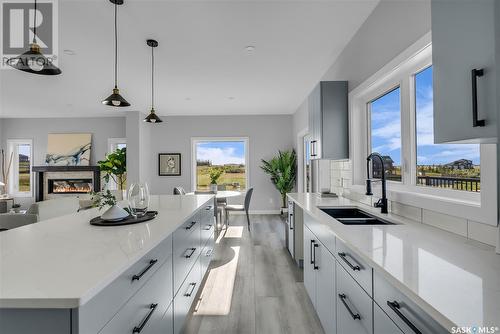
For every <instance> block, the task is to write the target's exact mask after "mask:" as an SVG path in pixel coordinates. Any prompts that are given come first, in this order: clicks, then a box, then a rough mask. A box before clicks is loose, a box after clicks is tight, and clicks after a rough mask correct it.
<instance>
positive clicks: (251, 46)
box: [245, 45, 255, 53]
mask: <svg viewBox="0 0 500 334" xmlns="http://www.w3.org/2000/svg"><path fill="white" fill-rule="evenodd" d="M245 50H247V52H248V53H251V52H254V51H255V46H253V45H248V46H246V47H245Z"/></svg>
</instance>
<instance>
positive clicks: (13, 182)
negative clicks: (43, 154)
mask: <svg viewBox="0 0 500 334" xmlns="http://www.w3.org/2000/svg"><path fill="white" fill-rule="evenodd" d="M32 146H33V142H32V140H31V139H10V140H8V141H7V147H8V150H7V156H6V157H5V158H6V159H7V160H8V159H10V157H11V156H12V165H11V171H10V173H9V182H8V190H9V193H10V194H12V195H15V196H17V197H30V196H31V194H32V183H33V182H32V176H31V166H32V156H33V154H32Z"/></svg>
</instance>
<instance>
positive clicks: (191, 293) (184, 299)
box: [174, 260, 201, 334]
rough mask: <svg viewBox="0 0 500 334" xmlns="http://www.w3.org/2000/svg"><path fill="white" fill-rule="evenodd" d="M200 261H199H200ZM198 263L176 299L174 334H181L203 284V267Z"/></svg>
mask: <svg viewBox="0 0 500 334" xmlns="http://www.w3.org/2000/svg"><path fill="white" fill-rule="evenodd" d="M198 261H199V260H198ZM198 261H197V262H196V264H195V266H194V267H193V269H191V272H190V273H189V275H188V277H187V278H186V280H185V281H184V282H183V284H182V286H181V287H180V289H179V291H178V292H177V294H176V295H175V298H174V333H176V334H177V333H181V330H182V327H183V326H184V321H185V320H186V317H187V315H188V313H189V310H190V308H191V305H192V304H193V301H194V298H195V297H196V294H197V293H198V289H199V288H200V283H201V273H200V271H201V265H200V263H199V262H198Z"/></svg>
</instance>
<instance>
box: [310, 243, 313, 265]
mask: <svg viewBox="0 0 500 334" xmlns="http://www.w3.org/2000/svg"><path fill="white" fill-rule="evenodd" d="M313 245H314V240H311V244H310V245H309V258H310V259H311V264H314V261H313Z"/></svg>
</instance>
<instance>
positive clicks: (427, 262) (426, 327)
mask: <svg viewBox="0 0 500 334" xmlns="http://www.w3.org/2000/svg"><path fill="white" fill-rule="evenodd" d="M288 198H289V200H291V201H293V202H294V203H295V205H298V206H299V207H300V208H301V209H302V210H303V212H304V284H305V285H306V290H307V291H308V294H309V297H310V298H311V300H312V302H313V305H314V306H315V308H316V312H317V313H318V315H319V317H320V319H321V321H322V324H323V327H324V328H325V331H326V332H336V333H337V334H343V333H354V332H356V333H359V334H361V333H375V334H390V333H447V332H452V331H453V329H455V332H457V333H459V331H457V330H458V328H457V327H468V328H471V330H472V329H473V327H474V326H476V328H477V327H484V328H490V330H492V329H493V332H494V331H495V328H498V327H500V256H499V255H498V254H495V251H494V248H493V247H490V246H487V245H485V244H481V243H479V242H475V241H471V240H468V239H466V238H463V237H461V236H458V235H455V234H452V233H448V232H446V231H443V230H439V229H436V228H434V227H431V226H427V225H424V224H421V223H418V222H414V221H411V220H409V219H405V218H402V217H400V216H397V215H393V214H381V213H380V209H377V208H372V207H369V206H367V205H364V204H361V203H359V202H355V201H351V200H349V199H346V198H343V197H339V198H334V199H329V198H323V199H322V198H320V197H319V196H317V195H315V194H303V193H295V194H288ZM327 207H334V208H358V209H361V210H363V211H365V212H367V213H369V214H370V215H373V216H375V217H379V218H382V219H384V220H387V221H389V222H392V223H393V224H389V225H365V226H360V225H344V224H342V223H341V222H339V221H338V220H337V219H335V218H332V217H331V216H330V215H328V214H327V213H325V212H324V211H322V210H321V208H327ZM327 315H330V316H329V317H328V316H327ZM332 315H333V316H332ZM477 330H479V329H477ZM496 331H498V329H496ZM493 332H492V333H493Z"/></svg>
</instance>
